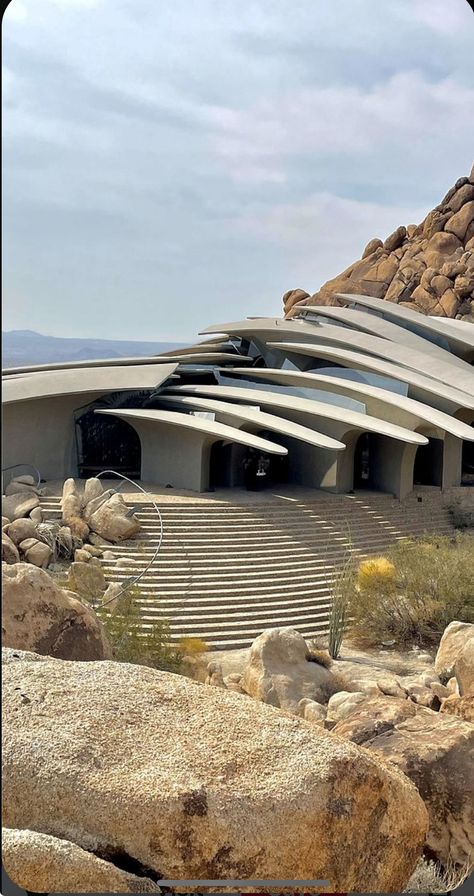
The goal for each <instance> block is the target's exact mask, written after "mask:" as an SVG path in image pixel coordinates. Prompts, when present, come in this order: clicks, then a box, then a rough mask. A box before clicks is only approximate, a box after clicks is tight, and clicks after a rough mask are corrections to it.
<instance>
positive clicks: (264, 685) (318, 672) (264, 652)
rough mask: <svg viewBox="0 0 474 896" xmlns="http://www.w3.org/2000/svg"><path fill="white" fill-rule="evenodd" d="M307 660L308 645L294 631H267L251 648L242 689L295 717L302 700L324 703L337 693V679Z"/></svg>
mask: <svg viewBox="0 0 474 896" xmlns="http://www.w3.org/2000/svg"><path fill="white" fill-rule="evenodd" d="M307 657H308V645H307V644H306V641H305V639H304V638H303V635H300V633H299V632H297V631H295V629H292V628H271V629H267V630H266V631H264V632H263V634H261V635H259V637H258V638H256V639H255V641H254V642H253V644H252V647H251V649H250V654H249V659H248V662H247V665H246V666H245V668H244V671H243V675H242V687H243V688H244V690H245V692H246V693H247V694H249V696H250V697H255V699H257V700H261V701H262V703H269V704H270V705H271V706H278V707H280V708H281V709H286V710H289V711H290V712H293V713H295V715H299V710H298V704H299V702H300V700H302V699H303V697H308V698H309V699H310V700H315V701H316V702H317V703H325V702H327V700H328V698H329V697H330V696H331V694H333V693H335V692H336V691H337V690H338V685H337V683H336V679H335V678H334V676H333V674H332V672H331V671H330V670H329V669H325V668H324V666H320V665H318V664H317V663H314V662H310V661H309V660H308V659H307Z"/></svg>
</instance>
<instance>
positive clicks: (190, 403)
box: [160, 395, 474, 451]
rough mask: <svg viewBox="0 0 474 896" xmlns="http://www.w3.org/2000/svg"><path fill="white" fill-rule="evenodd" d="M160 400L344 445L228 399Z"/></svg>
mask: <svg viewBox="0 0 474 896" xmlns="http://www.w3.org/2000/svg"><path fill="white" fill-rule="evenodd" d="M160 400H161V401H163V402H166V403H170V404H178V405H184V406H185V407H191V408H202V409H203V410H208V411H215V413H216V414H225V415H226V416H228V417H235V418H236V419H238V420H242V421H245V422H247V423H255V424H256V425H258V426H261V427H262V429H270V430H274V431H275V432H279V433H282V434H283V435H286V436H291V437H292V438H293V439H299V441H300V442H307V443H308V445H314V446H315V447H316V448H329V449H331V450H332V451H342V450H343V449H344V448H345V447H346V446H345V445H344V442H339V441H338V440H337V439H332V438H331V437H330V436H326V435H325V434H324V433H322V432H316V430H315V429H309V428H308V427H307V426H301V425H300V424H299V423H293V422H292V421H291V420H285V419H284V418H283V417H277V416H276V414H266V413H265V412H264V411H260V410H257V409H256V408H247V407H243V406H242V405H238V404H232V402H230V401H217V400H216V399H212V398H199V397H196V398H195V397H193V398H190V397H189V396H187V395H174V396H173V397H171V396H170V397H166V396H164V395H163V396H160ZM473 439H474V432H473Z"/></svg>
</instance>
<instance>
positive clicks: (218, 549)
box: [41, 492, 452, 649]
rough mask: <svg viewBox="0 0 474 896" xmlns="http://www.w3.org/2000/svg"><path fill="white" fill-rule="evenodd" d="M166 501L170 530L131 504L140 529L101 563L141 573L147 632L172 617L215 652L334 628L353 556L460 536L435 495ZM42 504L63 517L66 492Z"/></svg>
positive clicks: (112, 570)
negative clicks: (338, 588)
mask: <svg viewBox="0 0 474 896" xmlns="http://www.w3.org/2000/svg"><path fill="white" fill-rule="evenodd" d="M313 494H314V493H313ZM237 495H238V493H237ZM160 500H161V499H159V498H158V501H157V503H158V506H159V509H160V512H161V518H162V526H163V528H162V527H161V523H160V521H159V519H158V517H157V514H156V511H155V510H154V508H153V506H152V505H151V503H150V502H143V501H141V500H139V499H137V502H136V504H135V503H134V502H133V501H127V503H128V504H129V505H130V506H131V507H133V506H135V507H137V516H138V518H139V520H140V522H141V525H142V529H141V531H140V533H139V534H138V536H137V538H136V539H134V540H131V541H129V542H127V543H126V544H120V545H114V546H113V547H111V548H110V550H111V551H112V553H113V554H114V555H115V558H118V559H119V560H120V562H119V563H117V562H116V561H114V562H112V561H105V560H103V561H102V566H103V569H104V573H105V576H106V579H107V580H108V581H110V582H119V583H123V582H125V581H127V580H133V579H134V578H135V577H137V576H138V575H140V574H141V573H142V575H141V578H140V581H139V583H138V588H139V596H138V597H137V605H138V607H139V608H140V612H141V615H142V622H143V626H142V628H143V633H144V634H145V633H146V632H147V631H149V630H150V627H151V626H152V625H153V623H154V622H156V621H157V620H159V619H168V620H169V621H170V625H171V631H172V635H173V637H174V638H175V639H178V638H181V637H184V636H193V637H200V638H202V639H203V640H204V641H206V643H207V644H208V645H209V646H210V647H214V648H216V649H218V648H219V647H226V648H235V647H245V646H248V645H249V644H250V643H251V642H252V641H253V640H254V638H255V637H257V636H258V635H259V634H260V633H261V632H262V631H263V629H265V628H269V627H273V626H287V625H289V626H295V627H297V628H298V630H299V631H301V632H302V634H304V635H305V636H307V637H311V636H314V635H317V634H327V631H328V620H329V614H330V609H331V601H332V587H333V583H334V580H335V578H336V576H337V574H338V571H339V570H340V568H341V565H342V564H343V563H344V562H345V561H346V560H347V559H348V557H349V555H350V554H353V555H354V557H356V558H358V559H361V558H363V557H366V556H369V555H371V554H376V553H380V552H383V551H384V550H386V549H387V547H388V546H389V545H391V544H394V543H395V542H396V541H398V540H400V539H403V538H407V537H416V536H421V535H424V534H427V533H435V532H436V533H443V534H449V533H451V532H452V525H451V521H450V519H449V515H448V514H447V512H446V510H445V509H444V508H443V506H442V502H441V496H440V495H439V494H437V493H432V492H428V493H427V494H426V495H424V496H423V498H422V501H421V502H420V501H418V500H417V499H416V496H415V495H413V496H410V497H409V498H408V499H407V500H406V501H404V502H402V503H400V502H399V501H396V500H394V499H393V498H392V497H390V496H388V495H370V496H367V497H364V496H361V495H360V494H359V495H357V496H349V495H331V496H325V495H318V496H317V498H315V499H313V498H312V497H311V498H310V499H308V500H307V501H306V500H300V499H298V500H293V499H292V500H283V499H282V500H281V501H265V500H263V499H262V500H261V501H260V500H258V501H255V502H252V503H245V502H242V503H238V500H236V502H235V503H232V504H228V503H225V504H223V503H219V502H218V501H215V500H213V499H209V500H199V501H195V502H194V501H186V502H184V501H183V502H167V501H166V500H163V502H162V503H160ZM41 504H42V508H43V511H44V513H45V517H46V518H49V519H60V517H61V511H60V501H59V498H55V497H49V496H48V497H46V496H45V497H44V498H43V499H42V502H41ZM161 536H162V540H161ZM160 540H161V547H160V550H159V552H158V556H157V557H156V558H155V560H154V562H153V563H151V566H150V562H151V561H152V560H153V557H154V554H155V551H156V549H157V547H158V546H159V545H160ZM147 567H149V568H147Z"/></svg>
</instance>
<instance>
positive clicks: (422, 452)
mask: <svg viewBox="0 0 474 896" xmlns="http://www.w3.org/2000/svg"><path fill="white" fill-rule="evenodd" d="M442 482H443V441H442V439H436V438H432V437H430V438H429V439H428V444H427V445H419V447H418V448H417V450H416V454H415V463H414V466H413V485H415V486H416V485H433V486H437V487H439V488H441V486H442Z"/></svg>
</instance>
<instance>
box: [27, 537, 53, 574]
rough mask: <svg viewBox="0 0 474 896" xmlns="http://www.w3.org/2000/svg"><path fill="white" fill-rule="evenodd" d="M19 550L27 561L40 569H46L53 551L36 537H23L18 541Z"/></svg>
mask: <svg viewBox="0 0 474 896" xmlns="http://www.w3.org/2000/svg"><path fill="white" fill-rule="evenodd" d="M20 551H21V553H22V554H23V555H24V558H25V560H26V562H27V563H32V564H33V566H39V567H41V569H46V567H47V566H49V564H50V562H51V560H52V557H53V552H52V550H51V548H50V547H49V545H47V544H44V542H42V541H39V540H38V539H37V538H25V540H24V541H22V542H20Z"/></svg>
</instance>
